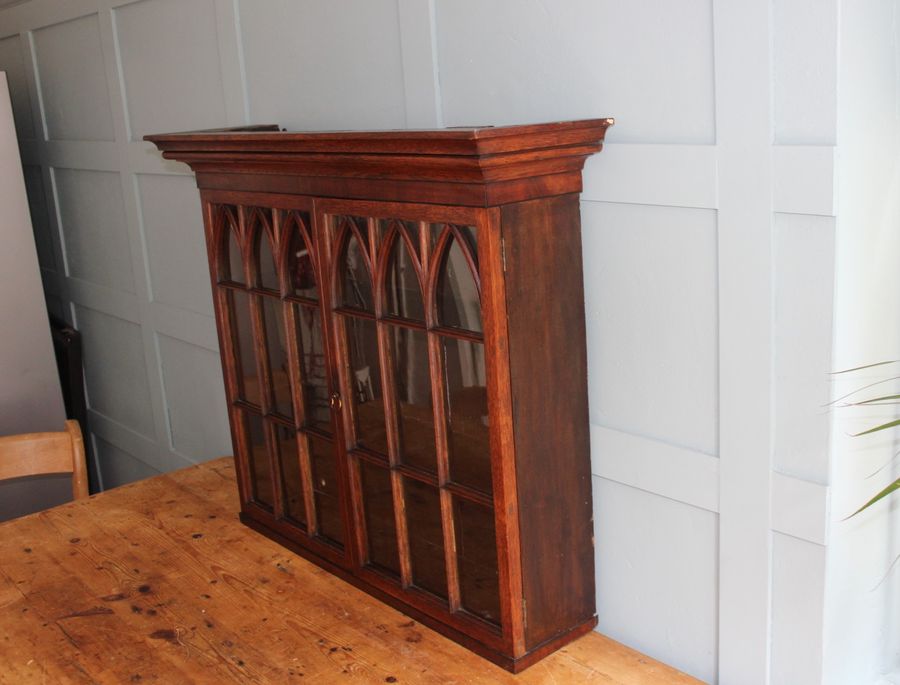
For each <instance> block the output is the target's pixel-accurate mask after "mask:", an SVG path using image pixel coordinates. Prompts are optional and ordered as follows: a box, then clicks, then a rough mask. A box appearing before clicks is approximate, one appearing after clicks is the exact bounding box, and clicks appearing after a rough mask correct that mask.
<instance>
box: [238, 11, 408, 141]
mask: <svg viewBox="0 0 900 685" xmlns="http://www.w3.org/2000/svg"><path fill="white" fill-rule="evenodd" d="M264 7H265V11H260V9H261V6H260V5H259V4H258V3H255V2H242V3H241V4H240V25H241V40H242V44H243V51H244V64H245V73H246V78H247V93H248V99H249V105H250V120H251V121H252V122H254V123H276V124H281V125H282V126H285V127H287V128H288V129H294V130H304V129H308V130H314V129H341V128H361V129H372V128H402V127H403V126H404V125H405V95H404V90H403V68H402V59H401V54H400V35H399V23H398V15H397V3H396V0H335V1H332V2H316V1H315V0H269V1H268V2H266V3H264Z"/></svg>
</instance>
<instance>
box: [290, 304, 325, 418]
mask: <svg viewBox="0 0 900 685" xmlns="http://www.w3.org/2000/svg"><path fill="white" fill-rule="evenodd" d="M294 314H295V318H296V321H297V328H298V329H299V332H298V338H299V340H300V364H301V368H300V373H301V379H300V383H301V385H302V388H303V407H304V411H305V412H306V425H307V426H311V427H313V428H318V429H319V430H322V431H325V432H327V433H331V430H332V429H331V409H330V408H329V403H328V400H329V392H328V377H327V375H326V374H327V364H326V361H325V343H324V340H323V338H322V317H321V315H320V314H319V309H318V308H317V307H305V306H301V305H294Z"/></svg>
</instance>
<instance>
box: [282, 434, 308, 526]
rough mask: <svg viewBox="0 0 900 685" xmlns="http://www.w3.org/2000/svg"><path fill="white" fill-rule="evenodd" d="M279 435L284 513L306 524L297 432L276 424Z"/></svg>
mask: <svg viewBox="0 0 900 685" xmlns="http://www.w3.org/2000/svg"><path fill="white" fill-rule="evenodd" d="M275 434H276V435H277V436H278V462H279V466H280V468H281V485H282V488H283V490H284V495H283V496H284V515H285V516H286V517H288V518H289V519H292V520H294V521H297V522H298V523H300V524H303V525H305V524H306V510H305V509H304V506H303V479H302V477H301V476H300V457H299V456H298V453H297V433H296V432H295V431H294V430H293V429H292V428H288V427H287V426H281V425H276V426H275Z"/></svg>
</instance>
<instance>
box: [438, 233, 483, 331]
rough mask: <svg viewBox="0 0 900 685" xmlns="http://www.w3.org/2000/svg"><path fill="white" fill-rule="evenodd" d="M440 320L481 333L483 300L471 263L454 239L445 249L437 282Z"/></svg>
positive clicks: (440, 321) (442, 323)
mask: <svg viewBox="0 0 900 685" xmlns="http://www.w3.org/2000/svg"><path fill="white" fill-rule="evenodd" d="M437 306H438V322H439V323H440V325H442V326H449V327H451V328H463V329H465V330H468V331H476V332H479V333H480V332H481V330H482V328H481V300H480V298H479V295H478V287H477V286H476V285H475V278H474V277H473V275H472V270H471V269H470V268H469V263H468V262H467V261H466V257H465V255H464V254H463V251H462V249H460V247H459V242H458V241H457V240H456V239H455V238H454V239H452V240H451V241H450V245H449V248H448V249H447V250H445V251H444V257H443V262H442V263H441V272H440V275H439V276H438V284H437Z"/></svg>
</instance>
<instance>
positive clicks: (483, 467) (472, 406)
mask: <svg viewBox="0 0 900 685" xmlns="http://www.w3.org/2000/svg"><path fill="white" fill-rule="evenodd" d="M441 342H442V344H443V348H444V368H445V373H446V384H447V442H448V443H449V447H450V479H451V480H452V481H455V482H457V483H460V484H461V485H468V486H470V487H473V488H477V489H479V490H482V491H484V492H491V451H490V442H489V440H488V406H487V387H486V376H485V368H484V345H483V344H481V343H476V342H471V341H468V340H459V339H457V338H442V339H441Z"/></svg>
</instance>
